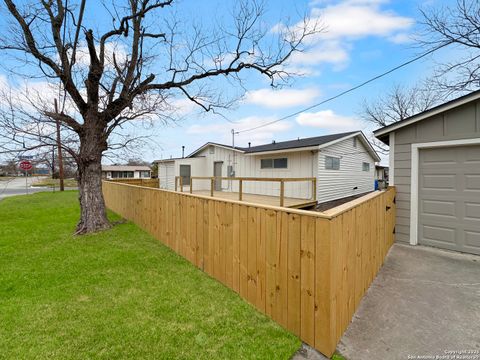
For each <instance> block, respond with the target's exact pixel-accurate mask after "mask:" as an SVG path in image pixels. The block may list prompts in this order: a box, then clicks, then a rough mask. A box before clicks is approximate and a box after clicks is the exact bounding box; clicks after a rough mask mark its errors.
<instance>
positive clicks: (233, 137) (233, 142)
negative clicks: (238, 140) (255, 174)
mask: <svg viewBox="0 0 480 360" xmlns="http://www.w3.org/2000/svg"><path fill="white" fill-rule="evenodd" d="M237 134H238V132H235V129H232V149H233V150H232V151H233V156H232V159H233V161H232V171H233V172H234V173H235V165H236V163H237V162H236V160H235V155H236V154H235V135H237ZM229 176H230V174H229Z"/></svg>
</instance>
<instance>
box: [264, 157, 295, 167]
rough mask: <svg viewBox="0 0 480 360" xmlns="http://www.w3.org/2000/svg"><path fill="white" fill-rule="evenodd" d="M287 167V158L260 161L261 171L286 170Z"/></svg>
mask: <svg viewBox="0 0 480 360" xmlns="http://www.w3.org/2000/svg"><path fill="white" fill-rule="evenodd" d="M287 167H288V158H278V159H261V160H260V168H261V169H286V168H287Z"/></svg>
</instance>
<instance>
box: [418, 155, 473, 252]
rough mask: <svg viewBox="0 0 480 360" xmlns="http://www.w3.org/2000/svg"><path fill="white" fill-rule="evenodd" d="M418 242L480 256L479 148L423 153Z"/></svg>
mask: <svg viewBox="0 0 480 360" xmlns="http://www.w3.org/2000/svg"><path fill="white" fill-rule="evenodd" d="M419 165H420V166H419V167H420V169H419V182H418V196H419V199H418V242H419V243H420V244H424V245H430V246H435V247H439V248H444V249H449V250H456V251H461V252H466V253H472V254H480V146H478V145H475V146H457V147H445V148H433V149H423V150H420V157H419Z"/></svg>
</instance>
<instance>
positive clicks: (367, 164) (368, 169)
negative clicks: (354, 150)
mask: <svg viewBox="0 0 480 360" xmlns="http://www.w3.org/2000/svg"><path fill="white" fill-rule="evenodd" d="M362 170H363V171H370V163H367V162H364V163H362Z"/></svg>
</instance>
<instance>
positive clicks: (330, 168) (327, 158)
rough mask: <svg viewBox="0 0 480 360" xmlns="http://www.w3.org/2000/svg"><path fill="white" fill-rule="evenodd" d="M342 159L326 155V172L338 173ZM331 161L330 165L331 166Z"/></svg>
mask: <svg viewBox="0 0 480 360" xmlns="http://www.w3.org/2000/svg"><path fill="white" fill-rule="evenodd" d="M340 160H341V158H339V157H335V156H330V155H325V170H334V171H338V170H340V166H341V163H340ZM329 161H330V164H329ZM335 162H337V163H338V167H337V166H335Z"/></svg>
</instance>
